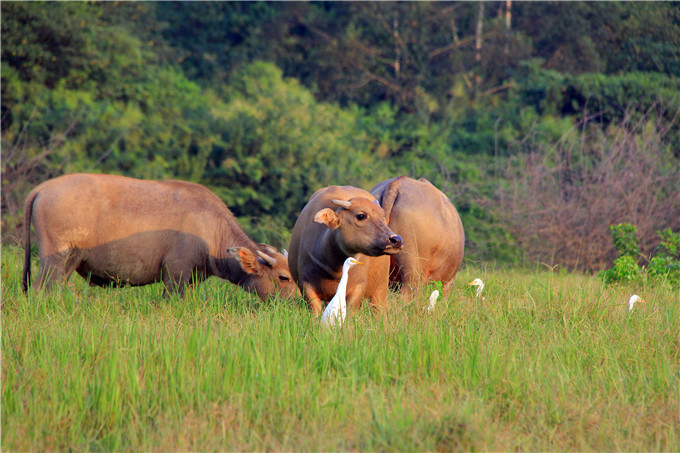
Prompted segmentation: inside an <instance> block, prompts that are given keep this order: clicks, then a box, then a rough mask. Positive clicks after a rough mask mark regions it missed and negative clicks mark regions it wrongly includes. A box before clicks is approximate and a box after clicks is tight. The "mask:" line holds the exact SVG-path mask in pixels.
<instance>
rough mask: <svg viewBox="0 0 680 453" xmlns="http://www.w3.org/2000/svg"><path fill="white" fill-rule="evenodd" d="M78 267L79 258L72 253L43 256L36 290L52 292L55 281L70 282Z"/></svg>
mask: <svg viewBox="0 0 680 453" xmlns="http://www.w3.org/2000/svg"><path fill="white" fill-rule="evenodd" d="M77 265H78V257H77V256H76V254H75V253H73V252H72V251H68V252H64V253H55V254H53V255H50V256H45V257H42V256H41V257H40V269H39V270H38V278H37V284H36V286H35V289H36V290H38V289H41V288H44V289H46V290H50V289H51V288H52V285H53V284H54V282H55V281H63V282H66V281H68V279H69V277H70V276H71V274H72V273H73V271H74V270H75V268H76V267H77Z"/></svg>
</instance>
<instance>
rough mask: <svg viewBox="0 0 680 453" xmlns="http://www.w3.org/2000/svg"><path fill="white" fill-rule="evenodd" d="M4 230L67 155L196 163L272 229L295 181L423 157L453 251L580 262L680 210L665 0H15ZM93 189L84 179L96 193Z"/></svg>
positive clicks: (677, 219) (61, 168) (9, 31)
mask: <svg viewBox="0 0 680 453" xmlns="http://www.w3.org/2000/svg"><path fill="white" fill-rule="evenodd" d="M1 8H2V239H3V243H21V239H20V238H21V235H20V234H19V233H18V231H20V230H19V229H20V228H21V227H22V223H23V220H22V214H23V200H24V198H25V196H26V195H27V193H28V192H29V191H30V189H31V188H32V187H33V186H35V185H37V184H38V183H40V182H42V181H43V180H45V179H48V178H51V177H54V176H58V175H60V174H63V173H66V172H103V173H116V174H123V175H128V176H133V177H140V178H154V179H161V178H178V179H185V180H191V181H195V182H199V183H202V184H205V185H207V186H208V187H209V188H211V189H212V190H214V191H215V192H216V193H217V194H218V195H219V196H220V197H221V198H222V199H223V200H224V201H225V202H226V203H227V205H228V206H229V207H230V208H231V210H232V211H233V212H234V213H235V214H236V216H237V217H238V218H239V221H240V222H241V223H242V225H243V226H244V228H245V229H246V230H247V231H248V232H249V233H250V234H251V236H252V237H253V238H255V239H257V240H258V241H261V242H269V243H271V244H273V245H275V246H284V247H285V246H286V245H287V243H288V238H289V233H290V229H291V228H292V225H293V223H294V222H295V219H296V218H297V215H298V213H299V212H300V210H301V209H302V207H303V206H304V204H305V203H306V201H307V200H308V198H309V196H310V195H311V194H312V193H313V192H314V191H315V190H316V189H318V188H320V187H323V186H326V185H329V184H351V185H355V186H359V187H362V188H365V189H367V190H370V189H371V188H372V187H373V185H374V184H376V183H377V182H379V181H381V180H383V179H386V178H389V177H393V176H396V175H400V174H406V175H410V176H412V177H416V178H417V177H426V178H428V179H429V180H430V181H432V182H433V183H434V184H435V185H436V186H438V187H439V188H440V189H442V190H443V191H444V192H445V193H446V194H447V195H448V196H449V197H450V198H451V200H452V201H453V202H454V204H455V205H456V207H457V208H458V210H459V212H460V214H461V217H462V219H463V224H464V227H465V232H466V236H467V243H466V260H467V261H473V262H482V261H495V262H498V263H505V264H519V265H522V264H533V263H535V262H536V261H540V262H543V263H545V264H548V265H551V266H552V265H554V264H559V265H561V266H562V267H564V268H566V269H578V270H585V271H594V270H598V269H603V268H604V267H606V266H609V265H611V264H612V262H613V260H614V259H615V258H616V257H617V253H616V249H615V248H614V245H613V243H612V238H611V236H610V232H609V230H608V228H609V226H610V225H612V224H618V223H621V222H628V223H631V224H633V225H635V226H637V228H638V230H637V234H638V237H639V239H640V250H641V252H642V255H644V256H642V257H640V260H644V259H645V258H644V257H645V256H646V257H650V256H651V254H653V253H654V250H655V248H656V247H657V245H658V244H659V241H660V239H659V236H658V235H657V231H660V230H662V229H666V228H671V229H672V230H673V231H675V232H678V231H680V127H679V124H680V123H679V121H680V118H678V114H679V113H680V3H679V2H639V3H638V2H621V3H618V2H587V3H586V2H584V3H581V2H565V3H552V2H540V3H539V2H510V1H503V2H481V3H472V2H413V3H412V2H398V3H391V2H306V3H299V2H276V3H269V2H102V3H99V2H87V3H85V2H13V1H3V2H2V3H1ZM94 202H96V200H94Z"/></svg>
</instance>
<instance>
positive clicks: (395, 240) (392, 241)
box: [390, 234, 402, 247]
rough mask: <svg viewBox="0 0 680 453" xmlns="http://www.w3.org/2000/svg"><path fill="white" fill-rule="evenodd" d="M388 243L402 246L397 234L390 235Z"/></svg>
mask: <svg viewBox="0 0 680 453" xmlns="http://www.w3.org/2000/svg"><path fill="white" fill-rule="evenodd" d="M390 244H392V245H393V246H395V247H401V246H402V240H401V236H399V235H398V234H395V235H394V236H390Z"/></svg>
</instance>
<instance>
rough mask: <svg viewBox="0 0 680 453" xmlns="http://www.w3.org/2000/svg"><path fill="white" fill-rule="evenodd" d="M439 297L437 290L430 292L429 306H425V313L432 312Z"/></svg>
mask: <svg viewBox="0 0 680 453" xmlns="http://www.w3.org/2000/svg"><path fill="white" fill-rule="evenodd" d="M438 297H439V290H436V289H435V290H434V291H432V294H430V304H429V305H428V306H427V311H428V312H429V313H432V312H433V311H434V306H435V305H437V298H438Z"/></svg>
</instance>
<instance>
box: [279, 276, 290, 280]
mask: <svg viewBox="0 0 680 453" xmlns="http://www.w3.org/2000/svg"><path fill="white" fill-rule="evenodd" d="M279 280H281V281H282V282H289V281H290V279H289V278H288V277H286V276H285V275H279Z"/></svg>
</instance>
